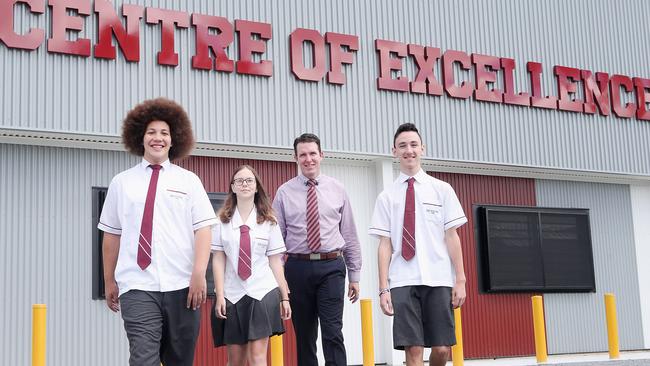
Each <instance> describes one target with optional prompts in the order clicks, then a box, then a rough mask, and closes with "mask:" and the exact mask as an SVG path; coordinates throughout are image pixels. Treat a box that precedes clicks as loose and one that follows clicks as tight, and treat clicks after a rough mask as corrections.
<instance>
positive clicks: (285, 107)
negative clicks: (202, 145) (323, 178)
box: [0, 0, 650, 175]
mask: <svg viewBox="0 0 650 366" xmlns="http://www.w3.org/2000/svg"><path fill="white" fill-rule="evenodd" d="M131 2H132V3H135V2H136V1H131ZM123 3H124V2H123V1H121V0H116V1H114V4H115V7H116V8H118V9H119V8H120V7H121V5H122V4H123ZM144 3H145V5H146V6H152V7H161V8H165V9H173V10H180V11H185V12H188V13H195V12H196V13H202V14H210V15H218V16H223V17H226V18H228V19H229V20H230V21H234V20H235V19H246V20H254V21H263V22H268V23H271V24H272V26H273V39H272V40H271V41H270V42H269V43H268V52H267V53H266V54H265V56H264V57H265V58H268V59H271V60H272V61H273V69H274V74H273V77H271V78H263V77H251V76H246V75H239V74H224V73H217V72H207V71H197V70H194V69H192V68H191V56H192V55H193V54H194V48H195V46H194V42H195V41H194V31H193V30H192V29H180V30H177V31H176V49H177V52H178V53H179V55H180V61H179V63H180V64H179V66H178V67H175V68H174V67H163V66H160V65H157V64H156V61H155V59H156V53H157V52H158V50H159V45H160V26H158V25H155V26H153V25H147V24H144V21H143V22H142V25H141V52H140V54H141V61H140V62H139V63H129V62H126V61H125V60H124V59H123V57H122V56H121V55H119V51H118V58H117V60H109V61H107V60H97V59H94V58H79V57H72V56H65V55H60V54H49V53H47V51H46V45H45V44H43V45H42V46H41V47H40V48H39V49H38V50H36V51H33V52H28V51H19V50H15V49H8V48H6V47H5V46H4V45H2V46H0V49H1V50H2V51H1V52H0V69H1V70H2V74H1V75H0V85H3V86H4V87H3V88H2V90H1V91H0V128H18V129H36V130H54V131H64V132H79V133H90V134H96V135H100V136H101V135H104V134H109V135H117V134H119V131H120V120H121V119H122V118H123V116H124V114H125V112H126V111H127V110H128V109H129V108H131V107H132V106H133V105H134V104H135V103H137V102H140V101H141V100H143V99H146V98H151V97H156V96H161V95H162V96H167V97H170V98H173V99H175V100H177V101H179V102H180V103H181V104H183V105H184V106H185V107H186V108H187V109H188V111H189V114H190V116H191V118H192V119H193V120H194V122H195V123H196V133H197V136H198V139H199V140H200V141H203V142H214V143H227V144H241V145H267V146H283V147H288V146H290V144H291V138H292V137H293V136H295V135H297V134H299V133H300V132H303V131H314V132H316V133H317V134H319V135H320V136H321V137H322V138H323V142H324V147H325V149H326V150H336V151H358V152H368V153H381V154H388V153H390V151H389V146H388V145H387V144H386V141H390V139H391V137H392V136H391V134H392V132H393V131H394V128H395V126H396V125H397V124H398V123H399V122H402V121H412V122H415V123H417V124H418V125H419V126H420V127H421V128H422V132H423V135H424V140H425V141H427V142H428V144H429V146H430V147H431V150H430V154H429V156H430V157H432V158H439V159H448V160H462V161H478V162H490V163H507V164H517V165H530V166H537V167H550V168H570V169H584V170H595V171H605V172H626V173H633V174H643V175H650V150H649V149H647V142H648V141H650V123H648V122H642V121H638V120H635V119H631V120H623V119H619V118H615V117H611V116H610V117H600V116H593V115H584V114H576V113H569V112H558V111H548V110H542V109H534V108H521V107H514V106H509V105H495V104H491V103H485V102H476V101H472V100H456V99H453V98H450V97H446V96H443V97H429V96H424V95H412V94H408V93H397V92H385V91H383V92H379V91H378V90H376V77H377V74H378V70H377V69H378V68H377V59H376V51H375V50H374V40H375V39H389V40H395V41H402V42H409V43H414V44H420V45H428V46H433V47H440V48H441V49H442V50H443V51H445V50H448V49H454V50H460V51H464V52H467V53H474V52H475V53H481V54H486V55H494V56H500V57H510V58H514V59H515V60H516V62H517V70H516V74H515V82H516V85H517V87H518V89H519V90H524V91H525V90H528V89H529V87H528V84H529V81H528V75H527V73H526V72H525V63H526V62H527V61H537V62H541V63H542V64H543V66H544V73H543V75H542V84H543V85H542V87H543V91H544V92H545V93H548V92H550V93H551V94H552V95H556V94H557V91H556V89H557V87H556V81H555V77H554V76H553V73H552V67H553V66H554V65H564V66H570V67H577V68H584V69H589V70H592V71H594V72H596V71H605V72H608V73H610V74H617V73H620V74H625V75H629V76H638V77H645V78H648V77H650V71H649V70H648V67H647V55H648V54H650V35H649V34H648V32H647V31H646V29H647V18H646V17H645V14H648V13H650V2H647V1H643V0H630V1H624V2H612V1H607V0H599V1H584V0H579V1H569V2H567V1H561V0H551V1H544V2H539V1H515V2H513V1H507V0H499V1H493V2H483V1H480V0H464V1H454V2H451V1H427V0H414V1H409V2H404V3H401V2H400V3H396V2H394V1H389V0H363V1H353V2H349V1H345V0H335V1H328V2H321V1H314V0H309V1H299V0H292V1H289V0H285V1H276V2H272V3H271V2H268V1H262V0H245V1H237V2H232V1H225V0H222V1H211V0H193V1H183V2H177V1H167V0H151V1H146V2H144ZM25 8H26V7H25V6H23V5H19V6H17V7H16V11H15V13H16V14H17V17H16V22H15V28H16V29H21V30H22V29H28V28H29V27H32V26H37V27H40V28H42V29H46V30H47V31H46V33H47V36H48V37H49V29H50V21H49V19H50V16H51V11H50V9H49V8H48V7H46V12H45V14H43V15H39V16H35V15H31V14H29V13H28V12H27V11H26V9H25ZM298 27H305V28H312V29H316V30H318V31H320V32H321V33H323V34H324V33H325V32H328V31H331V32H340V33H348V34H354V35H358V36H359V41H360V47H359V51H358V52H357V53H356V55H355V56H354V64H352V65H350V66H345V67H344V70H345V73H346V75H347V84H346V85H344V86H333V85H330V84H327V83H325V82H320V83H310V82H302V81H298V80H296V79H295V78H294V76H293V75H292V73H291V70H290V67H289V65H290V63H289V46H288V36H289V34H290V33H291V32H292V31H293V30H294V29H296V28H298ZM96 29H97V19H96V17H95V15H94V14H93V15H92V16H89V17H86V18H85V21H84V31H83V32H81V36H82V37H87V38H90V39H91V40H92V42H93V43H94V42H95V41H96V38H97V37H96V34H95V33H96ZM236 48H237V47H236V45H233V46H232V47H230V49H229V50H228V54H229V55H230V56H231V57H232V58H234V57H236V55H237V52H236ZM404 65H405V66H404V68H405V73H406V74H407V75H408V76H409V77H410V78H411V79H413V78H414V76H415V67H414V65H413V62H412V61H411V60H407V61H405V62H404ZM439 71H440V70H439V67H438V68H436V73H437V74H438V76H439ZM459 76H460V77H462V78H470V79H471V80H473V78H474V76H473V74H472V75H471V76H470V73H468V72H462V73H461V74H459ZM498 84H499V85H498V87H499V88H503V87H502V85H500V84H502V83H501V82H499V83H498ZM578 97H581V93H578ZM551 147H552V148H551Z"/></svg>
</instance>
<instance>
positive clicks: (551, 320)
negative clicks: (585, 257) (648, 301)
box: [536, 180, 643, 353]
mask: <svg viewBox="0 0 650 366" xmlns="http://www.w3.org/2000/svg"><path fill="white" fill-rule="evenodd" d="M536 190H537V205H538V206H547V207H573V208H588V209H589V210H590V224H591V240H592V246H593V254H594V270H595V275H596V293H576V294H545V295H544V307H545V309H544V312H545V317H546V334H547V336H546V338H547V343H548V351H549V353H577V352H606V351H607V349H608V348H607V328H606V322H605V302H604V294H605V293H609V292H611V293H613V294H614V295H615V296H616V308H617V313H618V329H619V337H620V348H621V349H622V350H635V349H642V348H643V329H642V319H641V305H640V304H641V303H640V298H639V291H638V288H639V287H638V277H637V265H638V264H637V263H636V252H635V247H634V245H635V242H634V230H633V224H632V207H631V201H630V188H629V186H627V185H615V184H599V183H581V182H561V181H550V180H537V181H536Z"/></svg>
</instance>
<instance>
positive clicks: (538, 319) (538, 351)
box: [532, 296, 548, 363]
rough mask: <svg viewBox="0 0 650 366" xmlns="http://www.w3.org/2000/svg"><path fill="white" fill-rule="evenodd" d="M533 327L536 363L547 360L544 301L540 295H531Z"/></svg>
mask: <svg viewBox="0 0 650 366" xmlns="http://www.w3.org/2000/svg"><path fill="white" fill-rule="evenodd" d="M532 300H533V329H534V332H535V355H536V356H537V363H542V362H547V361H548V353H547V352H546V327H545V326H544V303H543V301H542V297H541V296H533V297H532Z"/></svg>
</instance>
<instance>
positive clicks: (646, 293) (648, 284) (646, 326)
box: [630, 185, 650, 349]
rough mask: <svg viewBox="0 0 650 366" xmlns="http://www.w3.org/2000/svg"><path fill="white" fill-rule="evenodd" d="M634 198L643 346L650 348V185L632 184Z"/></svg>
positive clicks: (633, 218) (631, 196)
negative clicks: (649, 263) (647, 263)
mask: <svg viewBox="0 0 650 366" xmlns="http://www.w3.org/2000/svg"><path fill="white" fill-rule="evenodd" d="M630 199H631V200H632V221H633V223H634V242H635V247H636V263H637V274H638V276H639V298H640V300H641V319H642V321H643V348H645V349H649V348H650V266H648V265H645V264H644V263H646V262H647V261H648V258H650V225H648V223H650V209H648V208H649V207H650V187H647V186H634V185H632V186H630Z"/></svg>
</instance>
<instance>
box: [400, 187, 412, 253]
mask: <svg viewBox="0 0 650 366" xmlns="http://www.w3.org/2000/svg"><path fill="white" fill-rule="evenodd" d="M414 181H415V178H413V177H411V178H409V179H408V180H407V182H408V184H409V185H408V187H407V188H406V202H405V205H404V229H403V230H402V257H404V259H406V260H407V261H408V260H410V259H411V258H413V256H414V255H415V190H414V189H413V182H414Z"/></svg>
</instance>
